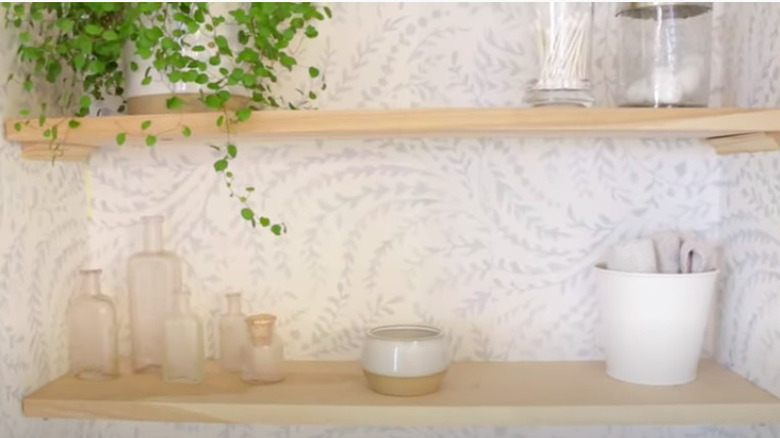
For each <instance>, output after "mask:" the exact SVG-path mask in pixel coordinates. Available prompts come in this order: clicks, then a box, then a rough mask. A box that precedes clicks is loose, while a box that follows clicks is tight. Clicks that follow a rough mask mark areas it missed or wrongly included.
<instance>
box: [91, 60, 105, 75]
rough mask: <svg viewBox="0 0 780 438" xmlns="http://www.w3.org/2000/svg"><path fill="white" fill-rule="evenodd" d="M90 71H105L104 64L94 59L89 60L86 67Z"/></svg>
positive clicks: (96, 72)
mask: <svg viewBox="0 0 780 438" xmlns="http://www.w3.org/2000/svg"><path fill="white" fill-rule="evenodd" d="M87 69H89V71H90V72H92V73H95V74H100V73H103V72H104V71H106V64H104V63H102V62H100V61H98V60H96V59H94V60H92V61H89V66H88V67H87Z"/></svg>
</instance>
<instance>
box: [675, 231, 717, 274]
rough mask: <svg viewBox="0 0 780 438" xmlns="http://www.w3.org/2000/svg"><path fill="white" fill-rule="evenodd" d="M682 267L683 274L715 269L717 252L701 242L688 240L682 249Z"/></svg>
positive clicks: (684, 242)
mask: <svg viewBox="0 0 780 438" xmlns="http://www.w3.org/2000/svg"><path fill="white" fill-rule="evenodd" d="M680 267H681V269H682V273H683V274H690V273H696V272H707V271H711V270H713V269H715V251H714V250H713V248H712V247H711V246H710V245H709V244H707V243H705V242H702V241H701V240H697V239H686V240H684V241H683V243H682V246H681V247H680Z"/></svg>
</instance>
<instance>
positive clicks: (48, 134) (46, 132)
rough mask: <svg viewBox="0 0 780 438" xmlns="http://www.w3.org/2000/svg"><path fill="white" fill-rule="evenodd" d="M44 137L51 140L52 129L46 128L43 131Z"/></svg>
mask: <svg viewBox="0 0 780 438" xmlns="http://www.w3.org/2000/svg"><path fill="white" fill-rule="evenodd" d="M43 136H44V137H45V138H50V137H51V128H46V129H44V130H43Z"/></svg>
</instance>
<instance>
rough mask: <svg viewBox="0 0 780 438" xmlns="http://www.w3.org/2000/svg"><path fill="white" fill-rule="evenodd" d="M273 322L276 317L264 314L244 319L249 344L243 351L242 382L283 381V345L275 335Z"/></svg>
mask: <svg viewBox="0 0 780 438" xmlns="http://www.w3.org/2000/svg"><path fill="white" fill-rule="evenodd" d="M275 322H276V316H274V315H269V314H265V313H261V314H258V315H252V316H249V317H248V318H247V319H246V325H247V328H248V330H249V336H250V342H249V343H248V344H247V345H246V348H245V350H244V352H245V354H244V366H243V371H242V373H241V379H242V380H243V381H245V382H247V383H254V384H264V383H274V382H280V381H282V380H284V345H283V344H282V340H281V339H279V337H278V336H277V335H276V333H275V330H274V323H275Z"/></svg>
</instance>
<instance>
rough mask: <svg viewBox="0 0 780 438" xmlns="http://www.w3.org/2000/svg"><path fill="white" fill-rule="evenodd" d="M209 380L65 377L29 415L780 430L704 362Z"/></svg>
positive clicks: (341, 369)
mask: <svg viewBox="0 0 780 438" xmlns="http://www.w3.org/2000/svg"><path fill="white" fill-rule="evenodd" d="M209 369H210V371H208V372H207V374H206V378H205V379H204V381H203V382H202V383H200V384H195V385H187V384H166V383H163V382H162V381H161V380H160V377H159V376H158V375H149V374H147V375H132V374H127V375H122V376H121V378H119V379H117V380H112V381H97V382H96V381H83V380H77V379H75V378H74V377H72V376H65V377H63V378H60V379H58V380H56V381H54V382H52V383H50V384H48V385H46V386H44V387H43V388H41V389H39V390H38V391H36V392H34V393H33V394H31V395H29V396H28V397H26V398H25V399H24V413H25V414H26V415H27V416H30V417H47V418H49V417H50V418H103V419H124V420H146V421H182V422H185V421H186V422H223V423H266V424H321V425H388V426H423V425H430V426H434V425H447V426H459V425H493V426H516V425H587V424H683V423H688V424H713V423H759V422H762V423H776V422H780V399H777V398H775V397H774V396H772V395H771V394H769V393H768V392H766V391H764V390H762V389H760V388H758V387H756V386H753V385H752V384H751V383H749V382H748V381H746V380H744V379H742V378H741V377H739V376H738V375H737V374H735V373H733V372H731V371H729V370H728V369H727V368H725V367H723V366H721V365H718V364H716V363H714V362H711V361H702V363H701V365H700V369H699V378H698V379H697V380H696V381H694V382H693V383H690V384H687V385H682V386H675V387H653V386H642V385H632V384H628V383H622V382H619V381H616V380H613V379H611V378H609V377H607V375H606V374H605V372H604V364H603V363H602V362H492V363H485V362H461V363H455V364H453V365H452V366H451V367H450V370H449V372H448V374H447V376H446V379H445V382H444V385H443V387H442V389H441V391H439V392H438V393H435V394H430V395H426V396H421V397H388V396H382V395H379V394H375V393H373V392H371V391H370V390H369V389H368V388H367V386H366V383H365V379H364V378H363V375H362V372H361V370H360V368H359V365H358V364H357V363H354V362H289V363H288V371H289V375H288V377H287V379H286V380H285V381H284V382H282V383H278V384H274V385H267V386H252V385H247V384H245V383H243V382H242V381H241V380H240V379H239V377H238V375H235V374H233V375H231V374H224V373H220V372H218V371H216V370H215V366H214V364H213V363H211V364H209Z"/></svg>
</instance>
